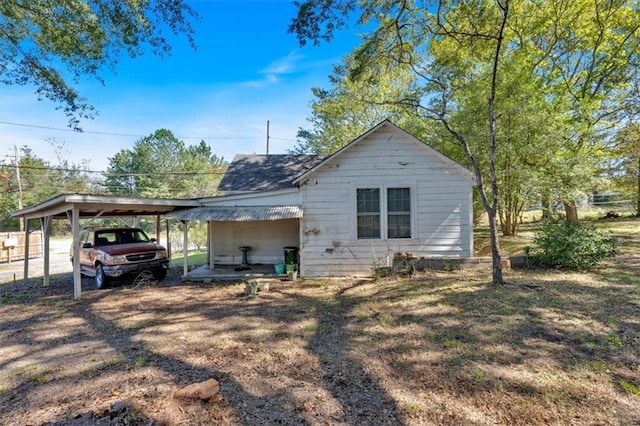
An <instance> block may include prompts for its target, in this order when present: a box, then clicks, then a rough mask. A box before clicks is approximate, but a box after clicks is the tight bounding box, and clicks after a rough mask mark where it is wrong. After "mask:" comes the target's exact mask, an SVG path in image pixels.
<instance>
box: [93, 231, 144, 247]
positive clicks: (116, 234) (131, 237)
mask: <svg viewBox="0 0 640 426" xmlns="http://www.w3.org/2000/svg"><path fill="white" fill-rule="evenodd" d="M146 241H150V240H149V237H148V236H147V234H145V233H144V232H143V231H142V230H140V229H113V230H108V231H101V232H99V233H98V234H97V235H96V244H97V245H102V246H103V245H109V244H130V243H142V242H146Z"/></svg>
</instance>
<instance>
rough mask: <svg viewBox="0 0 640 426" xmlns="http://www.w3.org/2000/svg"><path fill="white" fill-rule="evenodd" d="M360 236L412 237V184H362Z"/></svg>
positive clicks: (358, 190) (358, 204)
mask: <svg viewBox="0 0 640 426" xmlns="http://www.w3.org/2000/svg"><path fill="white" fill-rule="evenodd" d="M356 192H357V193H356V200H357V203H356V204H357V238H358V239H359V240H365V239H395V238H411V189H410V188H386V189H384V190H383V189H381V188H359V189H357V191H356Z"/></svg>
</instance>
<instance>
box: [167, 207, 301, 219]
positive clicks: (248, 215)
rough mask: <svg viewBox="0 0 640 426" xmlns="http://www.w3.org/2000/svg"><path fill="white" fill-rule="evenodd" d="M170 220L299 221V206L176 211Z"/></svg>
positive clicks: (202, 208)
mask: <svg viewBox="0 0 640 426" xmlns="http://www.w3.org/2000/svg"><path fill="white" fill-rule="evenodd" d="M167 217H168V218H170V219H178V220H201V221H216V222H249V221H262V220H281V219H300V218H301V217H302V207H300V206H206V207H196V208H192V209H188V210H181V211H176V212H173V213H169V214H168V215H167Z"/></svg>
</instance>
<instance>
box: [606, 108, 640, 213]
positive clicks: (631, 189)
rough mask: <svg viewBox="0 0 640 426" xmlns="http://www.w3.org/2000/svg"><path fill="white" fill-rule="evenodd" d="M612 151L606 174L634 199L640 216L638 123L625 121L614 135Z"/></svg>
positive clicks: (626, 195) (639, 139)
mask: <svg viewBox="0 0 640 426" xmlns="http://www.w3.org/2000/svg"><path fill="white" fill-rule="evenodd" d="M612 153H613V158H612V160H611V161H610V163H609V165H608V169H607V174H608V176H609V177H610V178H611V179H612V180H613V181H614V184H615V189H617V190H619V191H621V192H622V193H623V194H624V195H625V198H627V199H631V200H634V201H635V209H636V216H640V124H638V123H636V122H634V121H628V122H627V123H626V125H625V126H624V127H623V128H622V129H621V130H620V131H619V132H618V133H617V134H616V135H615V138H614V140H613V148H612Z"/></svg>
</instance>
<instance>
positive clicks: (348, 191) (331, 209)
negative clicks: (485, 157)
mask: <svg viewBox="0 0 640 426" xmlns="http://www.w3.org/2000/svg"><path fill="white" fill-rule="evenodd" d="M390 187H409V188H411V198H412V238H411V239H387V240H358V239H356V231H355V227H356V203H355V193H356V188H381V189H382V190H386V188H390ZM471 190H472V181H471V177H470V176H469V174H468V173H463V172H461V169H460V167H459V166H458V165H455V164H453V163H452V162H450V161H443V159H442V158H441V157H440V156H439V155H437V154H434V153H433V152H432V151H431V150H430V148H427V147H425V146H424V145H423V144H422V143H421V142H419V141H417V140H415V139H414V138H411V137H408V136H407V135H406V134H404V133H402V132H397V131H395V130H393V129H392V128H390V127H381V128H380V129H379V130H378V131H377V132H374V133H372V134H371V135H369V136H368V137H367V138H366V139H364V140H361V141H359V142H358V143H357V144H355V145H354V146H353V147H350V148H349V149H347V150H345V151H344V152H342V153H341V154H340V155H338V156H336V157H335V158H333V159H332V160H331V161H330V162H329V163H328V164H326V165H324V166H323V167H321V168H319V169H318V170H317V171H316V173H313V174H311V175H310V176H309V178H308V179H306V180H305V181H304V182H303V184H302V185H301V189H300V194H301V199H302V205H303V207H304V217H303V219H302V221H301V229H300V246H301V263H302V265H301V270H302V274H303V275H304V276H344V275H367V274H370V273H371V271H372V267H373V265H374V263H375V264H377V265H379V266H385V265H386V264H387V263H389V264H390V263H391V261H392V260H393V256H394V254H395V253H398V252H402V253H406V252H410V253H414V254H415V255H417V256H424V257H434V256H437V257H471V256H472V253H473V251H472V232H473V230H472V220H471V218H472V212H471V208H472V207H471ZM384 198H385V199H386V197H384ZM374 258H375V261H374Z"/></svg>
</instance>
